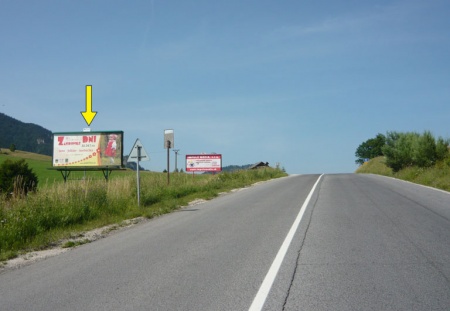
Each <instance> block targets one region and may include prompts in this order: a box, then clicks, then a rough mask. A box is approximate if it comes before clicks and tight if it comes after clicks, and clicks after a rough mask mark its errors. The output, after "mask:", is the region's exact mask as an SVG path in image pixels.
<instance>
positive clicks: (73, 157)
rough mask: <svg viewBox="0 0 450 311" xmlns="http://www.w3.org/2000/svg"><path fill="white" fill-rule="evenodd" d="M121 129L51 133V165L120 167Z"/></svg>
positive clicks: (121, 149)
mask: <svg viewBox="0 0 450 311" xmlns="http://www.w3.org/2000/svg"><path fill="white" fill-rule="evenodd" d="M122 158H123V131H103V132H79V133H53V167H122V166H123V163H122Z"/></svg>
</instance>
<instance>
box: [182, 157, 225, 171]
mask: <svg viewBox="0 0 450 311" xmlns="http://www.w3.org/2000/svg"><path fill="white" fill-rule="evenodd" d="M221 171H222V155H221V154H191V155H186V172H221Z"/></svg>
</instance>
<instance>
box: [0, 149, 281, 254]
mask: <svg viewBox="0 0 450 311" xmlns="http://www.w3.org/2000/svg"><path fill="white" fill-rule="evenodd" d="M3 150H5V149H3ZM16 152H17V151H16ZM17 155H21V156H26V157H27V158H26V161H27V163H28V164H29V167H30V168H32V169H33V171H34V172H35V173H36V174H37V175H38V178H39V180H40V181H41V180H42V179H44V178H45V179H46V180H47V182H46V183H45V184H40V185H39V187H38V191H37V192H36V193H29V194H28V195H27V196H24V197H12V198H6V196H0V261H2V260H6V259H9V258H12V257H14V256H17V255H18V254H19V253H21V252H26V251H29V250H36V249H45V248H48V247H51V246H53V245H55V243H57V241H60V240H62V239H67V238H70V237H71V236H73V235H74V234H76V233H77V232H82V231H86V230H90V229H94V228H98V227H102V226H105V225H110V224H117V223H120V222H122V221H123V220H126V219H131V218H135V217H140V216H144V217H147V218H152V217H155V216H158V215H161V214H165V213H169V212H171V211H173V210H175V209H177V208H179V207H180V206H184V205H187V204H188V202H190V201H192V200H194V199H211V198H214V197H216V196H218V195H219V193H221V192H226V191H229V190H231V189H234V188H241V187H245V186H248V185H251V184H253V183H255V182H258V181H262V180H268V179H272V178H278V177H282V176H286V174H285V173H283V172H282V171H280V170H275V169H270V168H267V169H260V170H252V171H240V172H235V173H221V174H217V175H195V176H193V175H189V174H183V173H179V174H171V179H170V181H171V182H170V185H167V175H166V174H163V173H154V172H142V173H141V206H137V185H136V184H137V183H136V173H135V172H133V171H119V172H114V173H113V175H112V176H111V178H110V180H109V181H108V182H106V181H105V180H104V178H103V175H102V173H101V172H100V173H99V174H100V175H99V176H96V175H95V174H92V173H91V172H90V173H89V178H87V179H85V180H70V181H68V182H67V183H64V182H63V180H62V177H61V176H58V175H57V174H59V172H52V171H50V172H48V170H47V168H48V167H50V166H51V159H48V158H40V157H33V155H30V154H25V153H15V155H14V156H15V157H18V156H17ZM11 157H13V156H12V155H11V154H8V155H5V154H2V155H0V161H3V160H4V159H5V158H11ZM55 173H57V174H56V175H55V176H54V175H51V174H55ZM80 176H82V175H80ZM71 177H72V178H73V175H71ZM50 180H51V181H50ZM69 244H70V243H69ZM69 244H67V245H65V247H73V246H76V245H69Z"/></svg>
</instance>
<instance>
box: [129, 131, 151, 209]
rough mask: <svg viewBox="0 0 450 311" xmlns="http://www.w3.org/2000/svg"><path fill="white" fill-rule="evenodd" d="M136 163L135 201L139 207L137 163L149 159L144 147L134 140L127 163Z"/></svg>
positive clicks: (139, 181) (139, 188) (139, 190)
mask: <svg viewBox="0 0 450 311" xmlns="http://www.w3.org/2000/svg"><path fill="white" fill-rule="evenodd" d="M135 160H136V163H137V169H136V179H137V200H138V206H141V176H140V173H139V162H140V161H148V160H150V157H149V156H148V154H147V152H146V151H145V149H144V146H143V145H142V143H141V141H140V140H139V138H138V139H136V142H135V143H134V146H133V148H132V149H131V152H130V155H129V156H128V161H135Z"/></svg>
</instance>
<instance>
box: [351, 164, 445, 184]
mask: <svg viewBox="0 0 450 311" xmlns="http://www.w3.org/2000/svg"><path fill="white" fill-rule="evenodd" d="M356 173H361V174H377V175H384V176H390V177H395V178H398V179H401V180H406V181H410V182H413V183H417V184H421V185H425V186H430V187H434V188H438V189H442V190H446V191H450V159H449V158H447V159H446V160H444V161H440V162H438V163H436V164H435V165H434V166H432V167H429V168H419V167H416V166H412V167H407V168H405V169H402V170H400V171H398V172H395V173H394V172H393V171H392V169H390V168H389V167H387V166H386V164H385V162H384V157H377V158H374V159H371V160H370V161H369V162H367V163H365V164H363V165H361V166H360V167H359V168H358V169H357V171H356Z"/></svg>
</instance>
